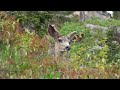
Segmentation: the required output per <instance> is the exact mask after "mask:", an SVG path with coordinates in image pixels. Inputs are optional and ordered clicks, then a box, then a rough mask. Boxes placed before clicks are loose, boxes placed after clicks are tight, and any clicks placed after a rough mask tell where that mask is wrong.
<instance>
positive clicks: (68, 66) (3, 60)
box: [0, 17, 120, 79]
mask: <svg viewBox="0 0 120 90" xmlns="http://www.w3.org/2000/svg"><path fill="white" fill-rule="evenodd" d="M14 18H15V17H6V19H2V20H1V21H0V28H1V29H2V30H1V32H0V33H1V39H0V78H11V79H13V78H15V79H26V78H28V79H35V78H36V79H37V78H38V79H110V78H111V79H119V78H120V63H119V60H120V59H119V58H113V59H116V61H114V60H112V61H111V62H108V61H109V55H108V52H109V51H110V48H109V45H108V44H106V41H107V40H108V36H107V35H106V33H103V32H102V31H101V30H98V31H97V32H95V33H94V34H91V33H90V29H88V28H85V27H84V24H83V23H79V22H66V23H64V25H63V27H62V28H61V29H60V33H62V35H67V34H68V33H70V32H72V31H77V32H78V35H81V34H84V37H83V39H82V40H81V42H77V43H75V42H73V43H71V47H72V49H71V51H70V54H71V56H70V60H69V61H68V62H64V61H63V60H58V61H57V62H56V61H55V59H54V57H52V56H49V55H48V54H47V53H48V52H47V50H48V46H47V44H46V41H45V40H42V38H40V37H39V36H38V35H37V34H36V33H34V32H29V30H25V31H22V30H21V27H20V25H19V21H16V20H15V19H14ZM86 22H87V23H88V22H89V23H92V24H96V22H97V24H99V25H102V26H109V25H111V24H113V23H114V25H116V24H117V25H118V24H119V21H114V20H107V21H103V22H104V23H101V21H97V20H96V21H95V22H94V20H92V21H89V20H88V21H86Z"/></svg>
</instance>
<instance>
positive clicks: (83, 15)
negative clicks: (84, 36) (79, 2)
mask: <svg viewBox="0 0 120 90" xmlns="http://www.w3.org/2000/svg"><path fill="white" fill-rule="evenodd" d="M84 21H85V11H80V22H84Z"/></svg>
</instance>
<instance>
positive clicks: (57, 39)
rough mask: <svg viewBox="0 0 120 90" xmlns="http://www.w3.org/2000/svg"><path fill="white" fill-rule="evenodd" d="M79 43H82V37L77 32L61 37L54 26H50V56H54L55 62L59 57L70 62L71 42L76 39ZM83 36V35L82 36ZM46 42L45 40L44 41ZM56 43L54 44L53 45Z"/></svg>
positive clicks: (48, 37) (48, 38) (48, 36)
mask: <svg viewBox="0 0 120 90" xmlns="http://www.w3.org/2000/svg"><path fill="white" fill-rule="evenodd" d="M76 36H77V40H76V41H77V42H80V41H81V39H82V37H79V36H78V33H77V31H73V32H71V33H69V34H68V35H66V36H63V35H61V34H60V33H59V32H58V31H57V30H56V28H55V27H54V26H53V25H50V24H49V25H48V35H47V36H46V38H47V40H48V41H49V43H48V46H49V50H48V54H49V55H50V56H54V57H55V60H58V59H59V57H60V58H61V59H62V60H63V61H68V60H69V57H70V52H69V51H70V50H71V46H70V44H71V42H73V41H74V40H75V39H76ZM82 36H83V35H82ZM44 40H45V39H44ZM53 42H54V43H53Z"/></svg>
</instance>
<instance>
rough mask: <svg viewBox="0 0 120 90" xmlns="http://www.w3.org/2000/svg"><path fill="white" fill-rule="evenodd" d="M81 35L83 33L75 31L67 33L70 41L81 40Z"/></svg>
mask: <svg viewBox="0 0 120 90" xmlns="http://www.w3.org/2000/svg"><path fill="white" fill-rule="evenodd" d="M83 36H84V34H81V35H79V34H77V32H76V31H73V32H71V33H70V34H68V36H67V37H68V39H69V40H70V41H71V42H73V41H75V42H80V41H81V40H82V38H83Z"/></svg>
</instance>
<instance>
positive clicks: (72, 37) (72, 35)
mask: <svg viewBox="0 0 120 90" xmlns="http://www.w3.org/2000/svg"><path fill="white" fill-rule="evenodd" d="M76 34H77V32H76V31H73V32H71V33H70V34H68V35H67V37H68V39H69V40H70V41H73V40H74V36H75V35H76Z"/></svg>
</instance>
